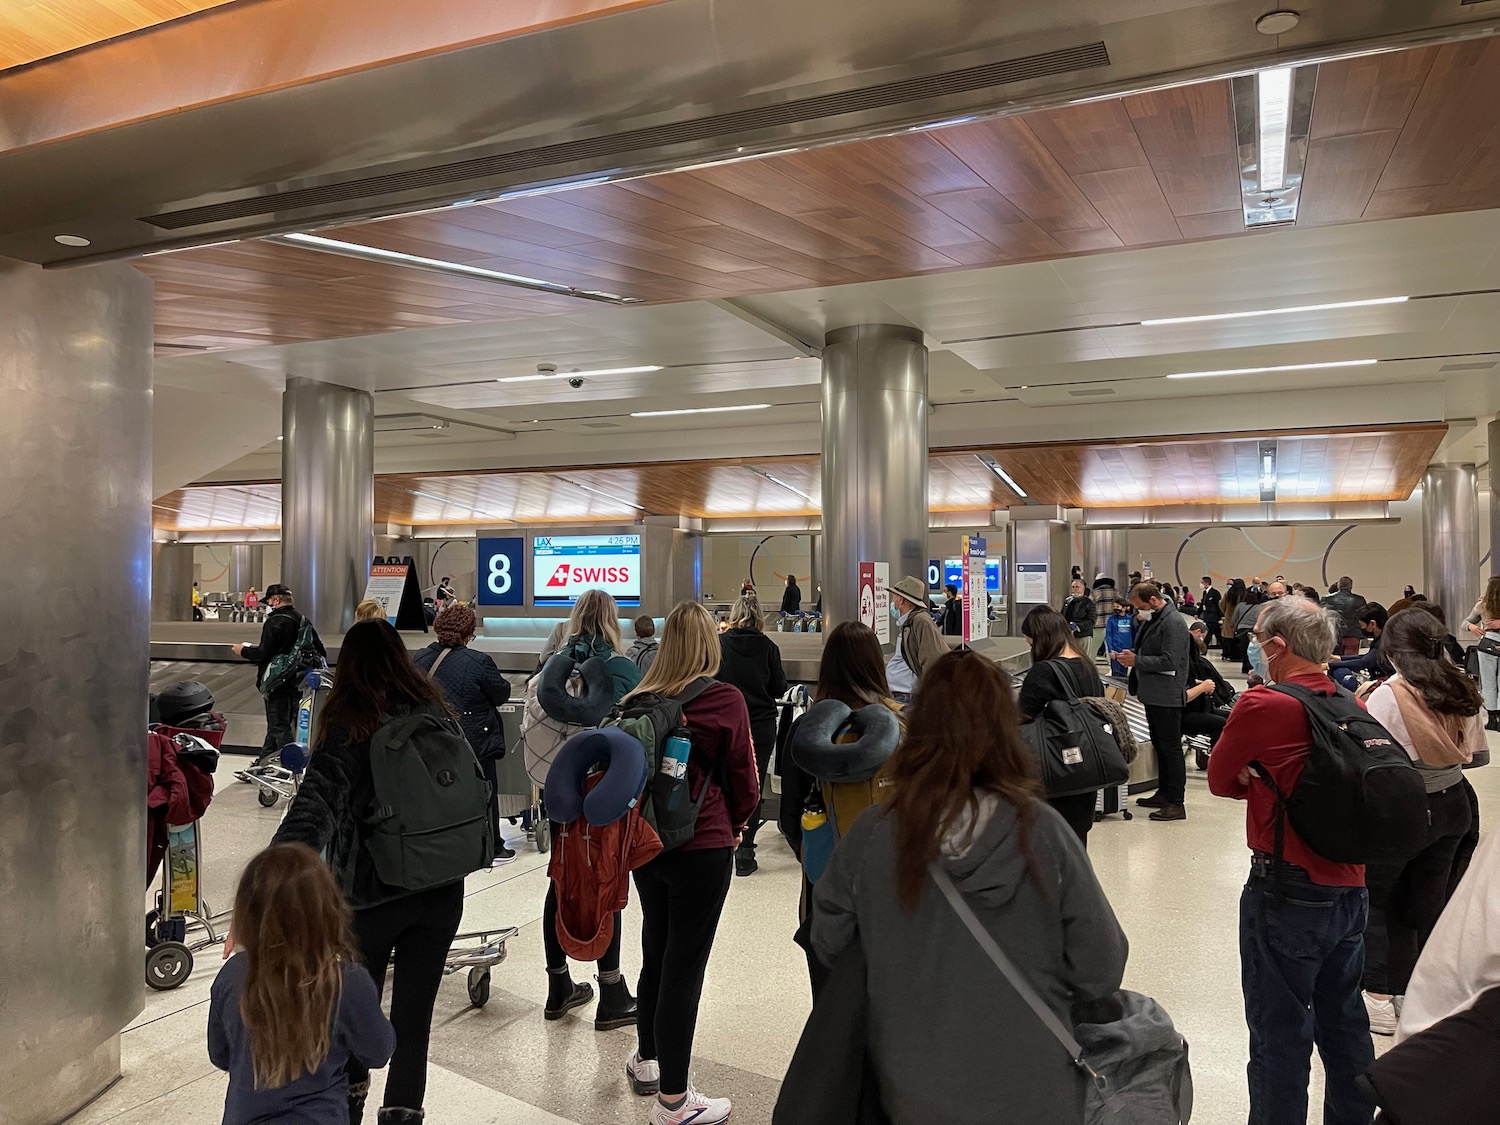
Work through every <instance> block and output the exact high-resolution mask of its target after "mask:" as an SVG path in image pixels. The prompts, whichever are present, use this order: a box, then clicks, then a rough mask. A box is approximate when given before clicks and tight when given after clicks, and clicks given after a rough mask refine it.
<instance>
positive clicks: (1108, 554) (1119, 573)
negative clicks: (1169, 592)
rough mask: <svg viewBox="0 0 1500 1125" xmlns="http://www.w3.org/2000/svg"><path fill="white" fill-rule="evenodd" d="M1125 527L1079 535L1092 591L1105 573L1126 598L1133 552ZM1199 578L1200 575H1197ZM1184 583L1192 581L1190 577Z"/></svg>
mask: <svg viewBox="0 0 1500 1125" xmlns="http://www.w3.org/2000/svg"><path fill="white" fill-rule="evenodd" d="M1128 534H1129V533H1128V532H1127V531H1125V529H1124V528H1099V529H1097V530H1092V531H1091V530H1089V529H1088V528H1084V529H1083V530H1082V531H1080V532H1079V536H1080V537H1081V538H1082V539H1083V584H1084V585H1085V586H1088V587H1090V588H1092V587H1093V585H1094V579H1095V578H1097V577H1098V576H1099V575H1101V574H1103V575H1106V576H1108V577H1109V578H1111V579H1113V580H1114V584H1115V589H1116V590H1119V591H1120V596H1121V597H1124V596H1125V593H1126V590H1127V589H1128V588H1129V585H1130V564H1129V561H1128V560H1129V552H1128V548H1127V543H1126V536H1127V535H1128ZM1192 577H1193V578H1198V577H1200V575H1196V574H1195V575H1193V576H1192ZM1183 581H1185V582H1190V579H1189V578H1188V577H1187V576H1184V577H1183Z"/></svg>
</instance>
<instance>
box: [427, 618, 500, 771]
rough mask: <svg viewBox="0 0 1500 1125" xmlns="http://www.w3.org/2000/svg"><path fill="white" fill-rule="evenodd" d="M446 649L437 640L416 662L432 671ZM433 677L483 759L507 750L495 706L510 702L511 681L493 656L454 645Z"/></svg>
mask: <svg viewBox="0 0 1500 1125" xmlns="http://www.w3.org/2000/svg"><path fill="white" fill-rule="evenodd" d="M443 649H444V646H443V644H442V643H441V642H438V641H434V642H433V643H432V644H430V645H428V646H427V647H426V648H424V649H423V650H422V651H421V652H419V653H417V654H416V655H415V656H413V657H412V663H413V664H415V665H416V666H417V667H418V668H420V669H422V671H424V672H427V671H430V670H431V668H432V666H433V665H434V664H436V663H437V659H438V656H439V654H440V653H442V651H443ZM433 679H434V680H436V681H437V684H438V687H440V688H442V689H443V698H444V699H446V700H447V701H448V706H450V707H452V708H453V709H454V710H455V711H457V712H458V723H459V726H461V727H463V728H464V737H465V738H467V739H468V740H469V745H470V746H472V747H474V753H475V754H476V755H477V756H478V757H479V758H480V759H481V760H483V759H485V758H487V757H488V758H495V757H499V756H500V755H501V754H503V753H505V742H504V735H502V734H501V733H500V718H499V716H498V715H496V714H495V708H496V707H499V706H500V704H502V703H509V702H510V682H509V681H508V680H507V679H506V678H505V677H504V676H502V675H501V674H500V669H499V668H497V667H495V662H494V660H492V659H491V658H490V655H489V654H488V653H485V652H476V651H475V650H474V649H472V648H466V647H464V646H463V645H459V646H457V647H455V648H450V649H448V655H447V656H446V657H444V659H443V662H442V663H441V664H438V670H437V675H435V676H433Z"/></svg>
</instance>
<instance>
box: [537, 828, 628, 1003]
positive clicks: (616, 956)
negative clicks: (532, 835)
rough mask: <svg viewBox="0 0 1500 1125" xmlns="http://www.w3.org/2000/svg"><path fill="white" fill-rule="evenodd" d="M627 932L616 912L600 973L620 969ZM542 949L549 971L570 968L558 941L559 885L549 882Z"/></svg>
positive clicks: (558, 835)
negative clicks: (621, 949) (545, 953)
mask: <svg viewBox="0 0 1500 1125" xmlns="http://www.w3.org/2000/svg"><path fill="white" fill-rule="evenodd" d="M552 831H553V833H554V835H553V837H552V838H553V839H554V840H557V839H560V838H561V829H560V827H559V826H558V825H555V824H554V825H553V826H552ZM624 930H625V920H624V918H623V916H622V915H621V913H620V912H619V911H618V910H617V911H615V936H614V937H612V938H610V941H609V948H608V949H606V950H605V951H604V952H603V954H601V955H600V957H599V971H600V972H601V973H612V972H614V971H615V970H616V969H618V968H619V967H620V940H621V934H622V933H623V932H624ZM542 948H543V949H545V950H546V951H547V971H548V972H549V973H560V972H562V971H563V970H564V969H566V968H567V967H568V955H567V954H566V953H564V952H563V947H562V942H560V941H558V940H557V884H556V883H554V882H553V881H552V880H551V879H548V880H547V901H546V902H544V903H542Z"/></svg>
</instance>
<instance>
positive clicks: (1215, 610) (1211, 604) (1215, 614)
mask: <svg viewBox="0 0 1500 1125" xmlns="http://www.w3.org/2000/svg"><path fill="white" fill-rule="evenodd" d="M1198 605H1199V606H1200V607H1201V608H1200V612H1201V613H1202V615H1203V620H1204V621H1208V622H1214V621H1223V620H1224V595H1223V594H1221V593H1219V591H1218V589H1217V588H1216V587H1214V586H1210V587H1209V588H1208V589H1207V590H1204V591H1203V595H1202V596H1201V597H1200V598H1199V599H1198Z"/></svg>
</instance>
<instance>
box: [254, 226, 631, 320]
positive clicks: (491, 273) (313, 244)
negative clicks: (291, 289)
mask: <svg viewBox="0 0 1500 1125" xmlns="http://www.w3.org/2000/svg"><path fill="white" fill-rule="evenodd" d="M265 241H267V242H281V243H286V244H288V245H291V246H300V247H302V248H304V249H307V250H320V251H322V252H324V253H327V254H340V255H342V256H344V257H346V258H359V259H360V260H361V261H369V262H390V263H392V264H395V265H401V266H415V267H416V268H417V269H424V270H431V271H432V272H433V273H444V274H452V275H454V276H457V277H472V278H477V279H479V280H481V281H498V282H501V283H503V284H505V285H514V286H517V287H519V288H521V289H535V290H538V291H540V292H543V293H558V294H561V295H562V296H565V297H581V298H583V299H584V300H591V301H608V302H610V303H612V304H637V303H639V302H640V300H641V298H639V297H622V296H620V295H619V294H617V293H604V292H600V291H598V290H595V289H578V288H576V287H574V286H572V285H566V284H564V283H563V282H560V281H546V280H544V279H543V278H540V277H528V276H526V275H525V274H520V273H505V272H504V271H502V270H487V269H483V268H481V267H480V266H470V265H465V264H464V263H463V262H449V261H445V260H443V259H442V258H424V257H422V256H421V255H420V254H403V253H401V252H400V251H398V250H386V249H385V248H384V247H380V246H366V245H365V244H364V243H362V242H342V241H340V240H339V239H337V238H324V237H323V236H322V235H320V234H300V233H294V234H276V235H271V236H269V237H268V238H266V239H265Z"/></svg>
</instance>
